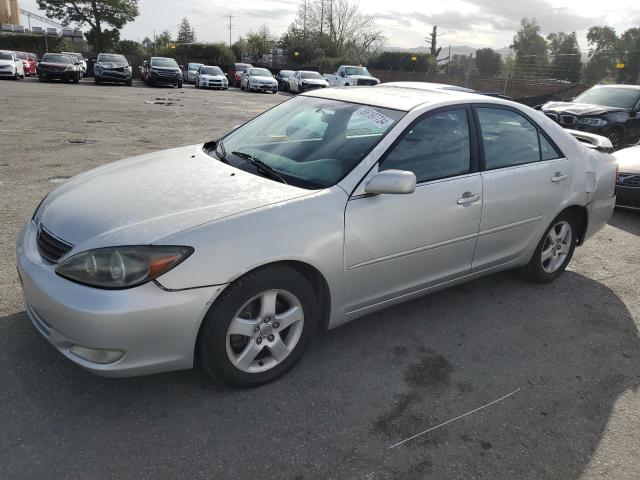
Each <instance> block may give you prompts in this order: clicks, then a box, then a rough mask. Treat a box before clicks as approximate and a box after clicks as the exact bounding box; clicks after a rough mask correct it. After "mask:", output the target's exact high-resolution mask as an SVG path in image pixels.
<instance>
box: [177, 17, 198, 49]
mask: <svg viewBox="0 0 640 480" xmlns="http://www.w3.org/2000/svg"><path fill="white" fill-rule="evenodd" d="M195 41H196V32H195V30H194V29H193V28H192V27H191V24H190V23H189V20H188V19H187V17H185V18H183V19H182V22H180V29H179V30H178V39H177V40H176V43H193V42H195Z"/></svg>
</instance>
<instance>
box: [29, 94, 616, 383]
mask: <svg viewBox="0 0 640 480" xmlns="http://www.w3.org/2000/svg"><path fill="white" fill-rule="evenodd" d="M610 151H611V142H610V141H609V140H608V139H606V138H603V137H600V136H597V135H593V134H589V133H585V132H569V131H567V130H564V129H563V128H562V127H561V126H559V125H558V124H556V123H555V122H554V121H552V120H551V119H549V118H548V117H546V116H545V115H543V114H542V113H540V112H537V111H535V110H533V109H530V108H528V107H526V106H523V105H519V104H516V103H513V102H509V101H507V100H502V99H497V98H490V97H486V96H480V95H475V94H471V93H464V92H456V91H445V90H429V89H424V88H422V89H421V88H418V87H416V88H412V86H411V85H405V86H403V87H398V86H395V87H394V86H392V87H385V86H383V85H381V86H378V87H373V88H371V87H362V88H360V87H349V88H333V89H321V90H315V91H313V92H308V93H305V94H302V95H300V96H298V97H295V98H292V99H290V100H288V101H286V102H283V103H281V104H279V105H278V106H276V107H274V108H272V109H270V110H268V111H266V112H264V113H262V114H261V115H259V116H258V117H256V118H254V119H253V120H251V121H249V122H247V123H246V124H244V125H242V126H240V127H239V128H236V129H233V130H231V131H230V132H229V133H227V134H226V135H224V136H222V137H221V138H218V139H215V140H211V141H208V142H206V143H204V144H198V145H191V146H185V147H180V148H175V149H172V150H166V151H161V152H155V153H149V154H146V155H142V156H138V157H134V158H130V159H127V160H123V161H119V162H114V163H111V164H108V165H105V166H102V167H100V168H97V169H95V170H91V171H87V172H85V173H82V174H80V175H78V176H77V177H75V178H72V179H70V180H68V181H67V182H66V183H64V184H62V185H60V186H59V187H58V188H56V189H55V190H53V191H52V192H51V193H50V194H49V195H48V196H46V197H45V198H44V199H43V200H42V202H41V203H40V205H39V206H38V207H37V208H36V210H35V212H34V213H33V217H32V218H30V219H29V221H27V222H26V225H25V226H24V228H23V229H22V231H21V233H20V235H19V238H18V242H17V263H18V273H19V275H20V278H21V281H22V286H23V293H24V300H25V305H26V310H27V312H28V315H29V317H30V319H31V321H32V323H33V325H34V326H35V328H36V329H37V330H39V331H40V332H41V334H42V335H44V336H45V337H46V338H47V339H48V340H49V341H50V342H51V343H52V344H53V346H54V347H55V348H57V349H58V350H59V351H60V352H61V353H62V354H63V355H65V356H66V357H68V358H69V359H70V360H72V361H73V362H75V363H77V364H78V365H80V366H82V367H84V368H86V369H88V370H90V371H92V372H95V373H99V374H104V375H111V376H131V375H140V374H148V373H154V372H162V371H169V370H179V369H187V368H191V367H192V366H193V365H194V363H196V362H197V363H199V364H200V365H202V367H203V368H204V370H205V371H206V372H208V373H209V374H210V375H212V376H215V377H217V378H219V379H221V380H223V381H225V382H227V383H230V384H232V385H236V386H245V387H246V386H256V385H260V384H263V383H265V382H268V381H271V380H273V379H274V378H276V377H278V376H279V375H281V374H283V373H284V372H286V371H287V370H289V369H290V368H291V367H292V366H293V365H294V364H296V362H298V360H300V358H301V357H302V355H303V353H304V351H305V349H306V348H307V347H308V346H309V344H310V342H311V341H312V339H313V337H314V333H315V332H316V330H317V329H318V328H324V329H328V328H334V327H337V326H338V325H341V324H343V323H345V322H348V321H351V320H353V319H355V318H358V317H361V316H363V315H366V314H368V313H371V312H374V311H377V310H380V309H382V308H386V307H389V306H391V305H394V304H397V303H399V302H403V301H406V300H409V299H411V298H414V297H417V296H420V295H424V294H427V293H430V292H434V291H436V290H438V289H442V288H445V287H448V286H451V285H454V284H458V283H461V282H465V281H468V280H471V279H474V278H477V277H480V276H482V275H487V274H490V273H493V272H497V271H501V270H506V269H515V268H517V269H520V270H521V271H522V273H523V274H524V275H525V277H526V278H528V279H530V280H531V281H533V282H537V283H543V282H551V281H553V280H555V279H556V278H558V276H559V275H561V274H562V272H563V271H564V270H565V268H566V267H567V264H568V263H569V262H570V260H571V257H572V255H573V253H574V248H575V247H576V246H577V245H581V244H582V243H584V242H585V241H586V240H587V239H588V238H589V237H590V236H592V235H593V234H594V233H595V232H596V231H598V230H599V229H600V228H602V227H603V225H604V224H605V223H606V222H607V220H608V219H609V217H610V215H611V213H612V211H613V208H614V204H615V200H616V198H615V181H616V165H615V162H614V161H613V158H612V156H611V155H610V154H609V152H610ZM397 328H402V320H401V319H400V318H398V319H397Z"/></svg>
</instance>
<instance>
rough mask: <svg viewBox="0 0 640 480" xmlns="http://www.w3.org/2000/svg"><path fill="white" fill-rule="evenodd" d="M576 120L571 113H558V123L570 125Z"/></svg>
mask: <svg viewBox="0 0 640 480" xmlns="http://www.w3.org/2000/svg"><path fill="white" fill-rule="evenodd" d="M576 121H577V119H576V117H574V116H573V115H560V123H561V124H562V125H567V126H569V127H571V126H573V125H575V124H576Z"/></svg>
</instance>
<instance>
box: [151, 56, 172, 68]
mask: <svg viewBox="0 0 640 480" xmlns="http://www.w3.org/2000/svg"><path fill="white" fill-rule="evenodd" d="M151 66H152V67H164V68H178V64H177V63H176V61H175V60H174V59H173V58H152V59H151Z"/></svg>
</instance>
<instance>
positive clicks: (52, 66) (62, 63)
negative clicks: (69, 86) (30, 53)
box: [36, 53, 82, 83]
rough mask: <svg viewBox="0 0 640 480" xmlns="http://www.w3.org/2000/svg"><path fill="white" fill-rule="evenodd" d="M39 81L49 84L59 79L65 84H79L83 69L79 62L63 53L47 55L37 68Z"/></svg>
mask: <svg viewBox="0 0 640 480" xmlns="http://www.w3.org/2000/svg"><path fill="white" fill-rule="evenodd" d="M36 73H37V74H38V80H40V81H41V82H47V81H49V80H53V79H58V80H62V81H65V82H73V83H79V82H80V77H81V76H82V69H81V67H80V66H79V65H78V63H77V61H75V60H74V59H73V58H71V57H70V56H68V55H63V54H61V53H45V54H44V55H42V58H41V59H40V61H39V62H38V65H37V66H36Z"/></svg>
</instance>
